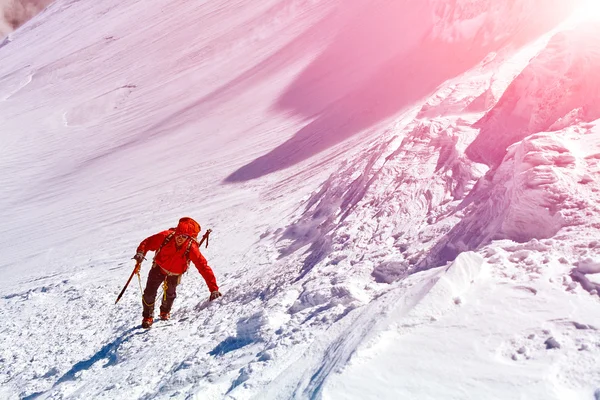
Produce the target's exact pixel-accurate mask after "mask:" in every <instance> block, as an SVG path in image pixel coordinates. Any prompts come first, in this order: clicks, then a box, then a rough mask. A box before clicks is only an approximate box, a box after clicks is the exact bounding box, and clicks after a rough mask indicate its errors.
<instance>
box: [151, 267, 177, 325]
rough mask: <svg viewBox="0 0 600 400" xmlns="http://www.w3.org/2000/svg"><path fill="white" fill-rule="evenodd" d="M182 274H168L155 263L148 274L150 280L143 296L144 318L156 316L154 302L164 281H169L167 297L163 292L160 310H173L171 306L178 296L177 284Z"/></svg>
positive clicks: (166, 311)
mask: <svg viewBox="0 0 600 400" xmlns="http://www.w3.org/2000/svg"><path fill="white" fill-rule="evenodd" d="M180 278H181V275H167V274H165V273H164V272H163V271H162V270H161V269H160V267H159V266H157V265H155V266H153V267H152V269H151V270H150V273H149V274H148V281H147V282H146V289H145V290H144V295H143V296H142V304H143V306H144V311H143V312H142V316H143V317H144V318H149V317H153V316H154V302H155V301H156V292H157V291H158V288H159V287H160V285H161V284H162V283H163V282H166V283H167V293H166V297H165V295H164V294H162V296H161V299H162V302H161V305H160V312H165V313H168V312H171V307H172V306H173V301H174V300H175V297H177V285H178V284H179V280H180Z"/></svg>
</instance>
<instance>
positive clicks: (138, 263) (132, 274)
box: [115, 261, 142, 304]
mask: <svg viewBox="0 0 600 400" xmlns="http://www.w3.org/2000/svg"><path fill="white" fill-rule="evenodd" d="M140 268H142V263H141V262H139V261H138V262H136V263H135V268H134V269H133V272H131V275H130V276H129V279H127V283H126V284H125V287H124V288H123V290H121V293H119V297H117V301H115V304H117V303H118V302H119V300H121V297H122V296H123V293H125V289H127V286H129V282H131V279H132V278H133V276H134V275H135V274H138V276H139V275H140Z"/></svg>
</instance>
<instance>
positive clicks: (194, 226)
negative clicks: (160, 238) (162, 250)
mask: <svg viewBox="0 0 600 400" xmlns="http://www.w3.org/2000/svg"><path fill="white" fill-rule="evenodd" d="M198 233H200V224H199V223H197V222H196V221H194V220H193V219H192V218H190V217H183V218H181V219H180V220H179V223H178V224H177V228H175V234H176V235H188V236H191V237H194V238H195V237H198Z"/></svg>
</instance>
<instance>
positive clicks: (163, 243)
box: [154, 231, 175, 259]
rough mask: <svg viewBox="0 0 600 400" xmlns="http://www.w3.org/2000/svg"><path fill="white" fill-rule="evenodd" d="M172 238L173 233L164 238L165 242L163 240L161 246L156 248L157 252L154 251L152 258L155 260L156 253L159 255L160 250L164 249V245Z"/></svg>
mask: <svg viewBox="0 0 600 400" xmlns="http://www.w3.org/2000/svg"><path fill="white" fill-rule="evenodd" d="M173 236H175V231H172V232H171V233H169V234H168V235H167V237H166V238H165V240H163V242H162V244H161V245H160V247H159V248H158V250H156V252H155V253H154V258H155V259H156V257H157V256H158V253H160V251H161V250H162V248H163V247H165V245H166V244H167V243H169V242H170V241H171V239H173Z"/></svg>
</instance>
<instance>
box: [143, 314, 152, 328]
mask: <svg viewBox="0 0 600 400" xmlns="http://www.w3.org/2000/svg"><path fill="white" fill-rule="evenodd" d="M152 322H154V319H153V318H152V317H149V318H144V319H143V320H142V328H144V329H148V328H151V327H152Z"/></svg>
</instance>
